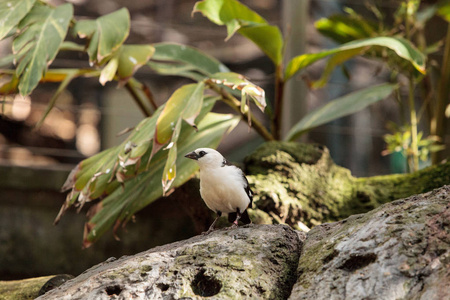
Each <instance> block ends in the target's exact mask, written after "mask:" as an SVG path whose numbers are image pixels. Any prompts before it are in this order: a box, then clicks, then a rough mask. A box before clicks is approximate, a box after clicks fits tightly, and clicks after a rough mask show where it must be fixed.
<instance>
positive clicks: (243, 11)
mask: <svg viewBox="0 0 450 300" xmlns="http://www.w3.org/2000/svg"><path fill="white" fill-rule="evenodd" d="M193 12H201V13H202V14H203V15H204V16H205V17H207V18H208V19H209V20H210V21H211V22H213V23H216V24H217V25H225V26H226V27H227V32H228V36H227V39H229V38H230V37H231V36H233V35H234V33H236V32H238V33H240V34H241V35H243V36H245V37H246V38H248V39H249V40H251V41H252V42H254V43H255V44H256V45H257V46H258V47H259V48H260V49H261V50H262V51H263V52H264V53H265V54H266V55H267V56H268V57H269V58H270V59H271V60H272V61H273V62H274V63H275V65H280V64H281V61H282V59H283V53H282V50H283V36H282V34H281V31H280V29H279V28H278V27H277V26H271V25H269V24H268V23H267V21H266V20H265V19H264V18H262V17H261V16H260V15H258V14H257V13H255V12H254V11H252V10H251V9H250V8H248V7H247V6H245V5H243V4H242V3H240V2H239V1H237V0H203V1H198V2H197V3H195V6H194V10H193Z"/></svg>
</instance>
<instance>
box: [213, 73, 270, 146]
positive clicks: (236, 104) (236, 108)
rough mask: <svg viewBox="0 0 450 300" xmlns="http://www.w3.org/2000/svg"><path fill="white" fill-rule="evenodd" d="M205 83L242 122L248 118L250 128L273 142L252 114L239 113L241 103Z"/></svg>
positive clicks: (219, 89) (221, 89)
mask: <svg viewBox="0 0 450 300" xmlns="http://www.w3.org/2000/svg"><path fill="white" fill-rule="evenodd" d="M205 83H206V84H207V85H208V87H209V88H210V89H212V90H213V91H215V92H216V93H217V94H219V95H220V96H221V97H222V100H223V102H225V103H226V104H227V105H228V106H230V107H231V108H232V109H233V110H234V111H236V112H237V113H238V114H240V115H241V117H242V119H243V120H244V121H246V120H248V118H249V117H250V119H251V123H252V127H253V129H255V130H256V132H258V133H259V134H260V135H261V136H262V137H263V138H264V139H265V140H266V141H273V140H274V137H273V136H272V134H270V132H269V131H268V130H267V129H266V128H265V127H264V125H262V124H261V123H260V122H259V120H258V119H256V118H255V117H254V116H253V115H252V114H250V115H249V113H248V112H249V111H246V112H241V103H240V101H239V100H238V99H236V98H235V97H234V96H233V95H231V94H230V93H228V92H227V91H226V90H224V89H223V88H221V87H219V86H218V85H216V84H215V83H213V82H211V81H210V80H206V81H205Z"/></svg>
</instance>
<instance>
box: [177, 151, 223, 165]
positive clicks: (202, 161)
mask: <svg viewBox="0 0 450 300" xmlns="http://www.w3.org/2000/svg"><path fill="white" fill-rule="evenodd" d="M184 157H187V158H190V159H193V160H196V161H197V163H198V164H199V166H200V168H202V167H210V168H214V167H221V166H222V164H223V161H224V158H223V156H222V154H220V153H219V152H218V151H216V150H214V149H211V148H198V149H196V150H194V151H192V152H189V153H188V154H186V155H185V156H184Z"/></svg>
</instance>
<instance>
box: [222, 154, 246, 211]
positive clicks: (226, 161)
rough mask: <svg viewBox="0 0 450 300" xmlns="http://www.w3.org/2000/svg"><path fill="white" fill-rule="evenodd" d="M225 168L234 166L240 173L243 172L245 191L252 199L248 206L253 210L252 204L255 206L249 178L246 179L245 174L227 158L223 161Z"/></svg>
mask: <svg viewBox="0 0 450 300" xmlns="http://www.w3.org/2000/svg"><path fill="white" fill-rule="evenodd" d="M225 166H234V167H236V168H238V169H239V171H241V176H242V178H244V189H245V193H246V194H247V196H248V198H249V199H250V204H249V205H248V207H250V208H252V204H253V191H252V190H251V189H250V185H249V184H248V180H247V177H245V174H244V172H243V171H242V170H241V169H240V168H239V167H237V166H235V165H233V164H232V163H230V162H229V161H228V160H227V159H226V158H225V157H224V158H223V161H222V167H225Z"/></svg>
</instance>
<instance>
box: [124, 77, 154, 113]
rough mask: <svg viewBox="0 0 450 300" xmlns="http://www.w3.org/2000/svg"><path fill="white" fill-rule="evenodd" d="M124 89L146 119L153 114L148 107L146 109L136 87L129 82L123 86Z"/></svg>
mask: <svg viewBox="0 0 450 300" xmlns="http://www.w3.org/2000/svg"><path fill="white" fill-rule="evenodd" d="M125 88H126V89H127V91H128V92H129V93H130V95H131V97H132V98H133V100H134V102H136V104H137V106H138V107H139V108H140V110H141V111H142V113H143V114H144V115H145V116H146V117H150V116H151V115H152V114H153V112H152V111H151V109H150V108H149V107H147V105H145V104H144V103H145V102H146V101H145V100H144V99H143V98H142V96H141V95H139V92H138V90H137V87H136V86H135V85H134V84H133V83H132V82H131V81H130V80H129V81H128V82H127V83H126V84H125Z"/></svg>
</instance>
